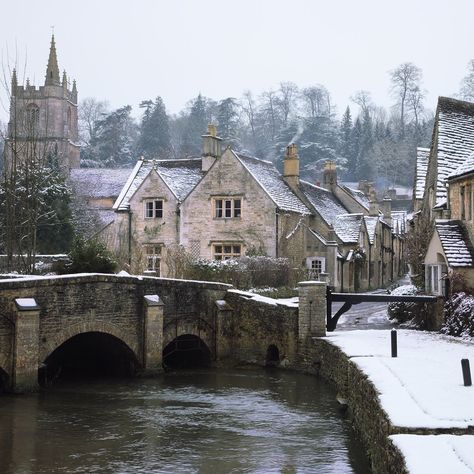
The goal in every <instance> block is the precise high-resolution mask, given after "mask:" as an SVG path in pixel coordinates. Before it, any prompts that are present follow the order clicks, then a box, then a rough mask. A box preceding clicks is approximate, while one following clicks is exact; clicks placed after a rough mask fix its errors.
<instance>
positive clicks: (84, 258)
mask: <svg viewBox="0 0 474 474" xmlns="http://www.w3.org/2000/svg"><path fill="white" fill-rule="evenodd" d="M69 259H70V262H68V263H66V264H64V265H63V267H62V268H60V269H59V273H62V274H64V273H114V271H115V269H116V267H117V262H116V261H115V259H114V257H113V255H112V253H111V252H110V251H109V250H108V249H107V247H106V246H105V244H104V243H103V242H101V241H99V240H97V239H90V240H86V239H84V238H83V237H76V238H75V239H74V241H73V243H72V245H71V251H70V252H69Z"/></svg>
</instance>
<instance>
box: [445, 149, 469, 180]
mask: <svg viewBox="0 0 474 474" xmlns="http://www.w3.org/2000/svg"><path fill="white" fill-rule="evenodd" d="M473 172H474V153H473V154H472V155H471V156H469V158H468V159H467V160H466V161H465V162H464V163H463V164H462V165H461V166H460V167H459V168H458V169H457V170H456V171H454V172H453V173H451V174H450V175H448V179H453V178H459V177H461V176H462V175H464V174H469V173H473Z"/></svg>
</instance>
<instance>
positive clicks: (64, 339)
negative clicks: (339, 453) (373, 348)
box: [0, 274, 326, 392]
mask: <svg viewBox="0 0 474 474" xmlns="http://www.w3.org/2000/svg"><path fill="white" fill-rule="evenodd" d="M325 290H326V285H325V284H324V283H319V282H305V283H302V284H300V308H299V310H298V307H297V306H296V305H286V304H277V303H276V302H275V301H274V300H270V299H265V298H258V297H254V296H253V295H251V294H249V293H244V292H239V291H236V290H232V287H231V286H230V285H226V284H222V283H209V282H198V281H188V280H172V279H164V278H151V277H132V276H117V275H103V274H78V275H66V276H57V277H28V278H18V279H10V280H0V382H1V383H0V385H1V386H3V388H4V389H6V390H11V391H15V392H23V391H29V390H36V389H37V388H38V372H39V370H40V369H41V368H44V367H47V366H48V363H49V362H50V361H51V360H52V359H54V356H55V354H56V355H57V354H58V351H61V350H64V348H65V347H67V345H68V344H71V342H72V341H75V345H76V346H77V345H78V344H79V346H80V344H83V343H84V341H85V340H84V339H80V338H81V337H82V336H83V335H95V336H98V337H99V350H103V351H109V352H111V353H113V354H116V353H117V354H118V353H120V354H121V357H122V358H123V357H124V354H125V355H126V357H127V361H126V363H130V364H133V366H134V367H135V368H136V369H138V371H139V372H141V373H144V374H154V373H157V372H159V371H161V370H162V366H163V358H165V359H166V357H167V356H171V355H172V354H173V353H174V352H176V351H178V352H179V351H180V350H184V351H185V350H187V349H190V348H191V349H193V347H194V346H193V344H195V343H196V342H197V343H198V346H199V347H201V348H203V350H205V351H206V353H207V354H208V356H209V360H210V362H211V363H213V364H218V363H225V361H226V360H229V361H232V362H233V363H235V362H240V363H242V362H244V363H257V364H260V365H263V364H264V363H265V361H267V362H279V361H282V360H283V361H287V362H288V363H291V362H294V361H295V359H296V357H297V352H298V343H299V342H301V341H302V340H304V339H305V338H306V337H308V336H311V335H321V334H323V333H324V332H325V328H324V324H325V322H324V318H325ZM100 338H102V339H100ZM189 344H191V346H190V345H189ZM194 349H195V347H194ZM95 350H97V348H96V349H95ZM79 351H80V352H79V354H80V357H83V358H87V357H88V356H90V347H89V346H88V345H87V344H85V345H84V346H82V347H80V349H79Z"/></svg>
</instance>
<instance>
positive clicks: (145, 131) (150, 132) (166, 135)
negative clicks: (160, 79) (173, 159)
mask: <svg viewBox="0 0 474 474" xmlns="http://www.w3.org/2000/svg"><path fill="white" fill-rule="evenodd" d="M140 107H142V108H144V109H145V112H144V114H143V117H142V121H141V126H140V138H139V140H138V152H139V153H141V154H142V155H143V156H144V157H145V158H168V157H169V156H170V154H171V138H170V124H169V118H168V115H167V113H166V108H165V104H164V102H163V99H162V98H161V97H159V96H158V97H157V98H156V99H155V101H154V102H153V101H152V100H146V101H143V102H142V103H141V104H140Z"/></svg>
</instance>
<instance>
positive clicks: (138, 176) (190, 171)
mask: <svg viewBox="0 0 474 474" xmlns="http://www.w3.org/2000/svg"><path fill="white" fill-rule="evenodd" d="M201 168H202V164H201V159H200V158H192V159H186V160H140V161H138V163H137V164H136V166H135V168H134V169H133V171H132V172H131V173H130V176H129V180H128V181H127V183H126V185H125V186H124V187H123V189H122V192H121V193H120V196H119V197H118V199H117V201H116V202H115V204H114V209H118V210H125V209H127V208H128V206H129V204H130V199H131V198H132V196H133V195H134V194H135V192H136V191H137V189H138V188H139V187H140V186H141V184H142V183H143V181H144V180H145V178H146V177H147V176H148V175H149V173H150V172H151V171H152V170H155V171H156V173H158V174H159V175H160V176H161V178H162V179H163V181H164V182H165V183H166V185H167V186H168V187H169V188H170V190H171V192H172V193H173V194H174V195H175V196H176V198H177V199H178V201H182V200H183V199H184V198H185V197H186V196H187V195H188V194H189V193H190V192H191V190H192V189H193V188H194V187H195V186H196V184H197V183H198V182H199V181H200V180H201V178H202V177H203V175H204V173H203V172H202V170H201Z"/></svg>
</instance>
